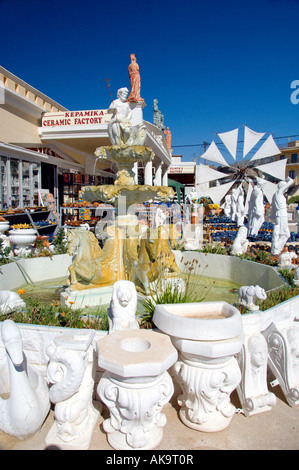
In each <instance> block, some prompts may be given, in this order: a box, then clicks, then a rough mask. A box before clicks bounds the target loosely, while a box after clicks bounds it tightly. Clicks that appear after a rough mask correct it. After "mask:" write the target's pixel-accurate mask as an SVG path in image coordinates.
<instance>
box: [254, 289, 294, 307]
mask: <svg viewBox="0 0 299 470" xmlns="http://www.w3.org/2000/svg"><path fill="white" fill-rule="evenodd" d="M296 295H299V287H291V286H283V287H282V288H280V289H276V290H273V291H271V292H268V295H267V298H266V300H263V301H261V300H258V301H257V305H258V306H259V308H260V310H261V311H262V312H263V311H265V310H268V308H271V307H275V305H278V304H280V303H281V302H285V301H286V300H288V299H291V298H292V297H295V296H296Z"/></svg>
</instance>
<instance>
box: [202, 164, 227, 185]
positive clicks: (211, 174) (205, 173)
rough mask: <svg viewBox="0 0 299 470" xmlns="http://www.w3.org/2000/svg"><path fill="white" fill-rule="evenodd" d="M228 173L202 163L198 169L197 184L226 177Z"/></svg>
mask: <svg viewBox="0 0 299 470" xmlns="http://www.w3.org/2000/svg"><path fill="white" fill-rule="evenodd" d="M226 176H227V175H225V174H224V173H221V171H217V170H213V168H210V167H209V166H207V165H204V164H203V163H200V164H199V165H198V169H197V170H196V179H195V183H196V184H201V183H207V182H209V181H215V180H218V179H220V178H225V177H226Z"/></svg>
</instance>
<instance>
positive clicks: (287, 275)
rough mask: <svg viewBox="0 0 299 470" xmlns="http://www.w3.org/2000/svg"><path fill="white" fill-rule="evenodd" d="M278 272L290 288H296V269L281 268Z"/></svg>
mask: <svg viewBox="0 0 299 470" xmlns="http://www.w3.org/2000/svg"><path fill="white" fill-rule="evenodd" d="M278 272H279V273H280V274H281V275H282V277H283V278H284V279H285V280H286V282H287V283H288V284H289V285H290V286H292V287H294V274H295V269H287V268H281V269H279V270H278Z"/></svg>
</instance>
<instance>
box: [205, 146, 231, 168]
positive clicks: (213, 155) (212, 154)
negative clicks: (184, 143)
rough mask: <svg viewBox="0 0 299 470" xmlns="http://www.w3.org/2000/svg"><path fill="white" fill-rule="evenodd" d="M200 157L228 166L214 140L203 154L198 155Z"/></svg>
mask: <svg viewBox="0 0 299 470" xmlns="http://www.w3.org/2000/svg"><path fill="white" fill-rule="evenodd" d="M200 158H204V159H205V160H208V161H211V162H215V163H219V165H224V166H229V164H228V163H227V162H226V161H225V159H224V158H223V156H222V154H221V153H220V151H219V149H218V147H217V145H216V144H215V142H214V140H213V142H212V143H211V144H210V145H209V147H208V148H207V150H206V151H205V153H204V154H203V155H200Z"/></svg>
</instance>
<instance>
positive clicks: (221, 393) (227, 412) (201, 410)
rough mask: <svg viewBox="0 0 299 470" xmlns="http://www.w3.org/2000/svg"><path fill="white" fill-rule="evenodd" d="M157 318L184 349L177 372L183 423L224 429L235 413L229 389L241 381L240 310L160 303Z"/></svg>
mask: <svg viewBox="0 0 299 470" xmlns="http://www.w3.org/2000/svg"><path fill="white" fill-rule="evenodd" d="M153 321H154V323H155V325H156V326H157V327H158V328H159V329H160V330H161V331H164V332H165V333H168V334H170V335H171V337H172V343H173V345H174V346H175V347H176V348H177V349H178V351H179V353H180V355H179V360H178V362H177V363H176V364H175V365H174V366H173V372H174V376H175V378H176V380H177V382H178V383H179V385H180V387H181V390H182V394H181V395H180V396H179V398H178V403H179V405H180V406H181V409H180V418H181V420H182V422H183V423H184V424H186V426H188V427H190V428H192V429H196V430H198V431H204V432H215V431H221V430H222V429H225V428H226V427H227V426H228V425H229V424H230V421H231V419H232V417H233V415H234V413H235V407H234V406H233V405H232V403H231V402H230V394H231V392H232V391H233V390H234V389H235V388H236V387H237V385H238V384H239V382H240V380H241V372H240V368H239V365H238V363H237V361H236V359H235V358H234V355H235V354H237V353H239V352H240V349H241V347H242V344H243V340H244V338H243V331H242V321H241V315H240V312H239V311H238V310H237V309H236V308H235V307H233V306H232V305H229V304H227V303H226V302H200V303H186V304H167V305H157V306H156V308H155V312H154V316H153Z"/></svg>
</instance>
